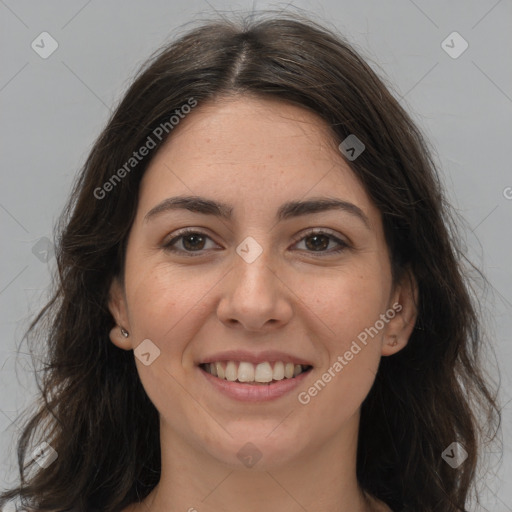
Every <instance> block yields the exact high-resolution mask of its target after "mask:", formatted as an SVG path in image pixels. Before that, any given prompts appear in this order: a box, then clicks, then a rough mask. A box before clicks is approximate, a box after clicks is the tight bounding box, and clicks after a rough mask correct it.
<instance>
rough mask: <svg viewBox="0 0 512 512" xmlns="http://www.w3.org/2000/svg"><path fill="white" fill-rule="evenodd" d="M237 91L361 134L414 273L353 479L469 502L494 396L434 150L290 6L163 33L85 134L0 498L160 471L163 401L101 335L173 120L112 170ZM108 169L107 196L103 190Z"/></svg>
mask: <svg viewBox="0 0 512 512" xmlns="http://www.w3.org/2000/svg"><path fill="white" fill-rule="evenodd" d="M244 93H246V94H255V95H258V96H260V97H262V98H265V97H267V98H270V97H271V98H278V99H281V100H282V101H287V102H292V103H293V104H295V105H299V106H302V107H304V108H307V109H310V110H311V111H313V112H315V113H316V114H318V115H319V116H320V117H321V118H323V119H324V120H325V121H326V122H327V123H328V125H329V126H330V127H331V131H332V137H333V140H334V141H336V143H337V144H339V143H340V142H341V141H343V140H344V139H345V138H346V137H347V136H348V135H350V134H356V136H357V137H358V138H359V139H360V140H361V141H363V143H364V145H365V151H364V152H363V153H362V154H361V155H360V156H359V157H358V158H357V159H356V160H353V161H349V162H348V163H349V165H350V166H351V168H352V170H353V172H354V173H355V174H356V175H357V177H358V178H359V179H360V181H361V183H362V184H363V185H364V187H365V189H366V191H367V193H368V194H369V196H370V198H371V199H372V200H373V202H374V203H375V205H377V207H378V208H379V210H380V212H381V214H382V218H383V223H384V230H385V236H386V240H387V243H388V245H389V247H390V254H391V258H392V269H393V277H394V279H396V278H397V277H398V276H399V275H400V274H401V273H402V272H403V271H404V269H406V268H409V269H411V271H412V272H413V274H414V276H415V278H416V280H417V283H418V288H419V304H418V320H417V325H416V328H415V330H414V331H413V334H412V335H411V337H410V340H409V343H408V345H407V346H406V348H404V349H403V350H402V351H400V352H399V353H397V354H395V355H394V356H392V357H385V358H382V361H381V364H380V366H379V370H378V373H377V376H376V380H375V383H374V385H373V387H372V389H371V391H370V393H369V395H368V396H367V397H366V399H365V400H364V402H363V404H362V407H361V422H360V435H359V445H358V455H357V477H358V480H359V483H360V485H361V487H362V488H363V489H364V490H365V491H367V492H368V493H370V494H372V495H374V496H376V497H377V498H379V499H381V500H383V501H384V502H386V503H387V504H388V505H389V506H390V507H391V508H392V509H393V511H394V512H400V511H404V512H405V511H410V512H427V511H428V512H434V511H440V512H441V511H442V512H452V511H467V508H466V507H467V504H468V500H469V498H470V494H471V489H472V487H473V484H474V481H475V475H476V469H477V462H478V461H479V460H480V454H481V453H482V448H483V446H484V442H485V441H487V440H488V439H487V437H486V436H487V434H492V435H491V436H490V438H492V439H494V438H495V437H496V432H498V431H499V420H500V410H499V408H498V406H497V403H496V393H495V392H494V391H493V388H492V387H491V380H490V379H489V376H488V375H487V374H486V373H485V372H484V370H483V366H482V363H481V351H482V348H483V347H484V341H485V337H484V334H483V332H482V328H481V325H482V322H481V317H480V314H479V307H480V305H479V303H478V302H477V301H476V300H475V298H474V294H473V293H472V292H471V286H473V285H472V284H470V276H469V272H468V269H471V268H472V267H471V265H469V266H467V265H466V263H467V261H468V260H467V259H466V258H465V256H464V253H463V251H462V250H461V249H460V246H461V243H460V240H459V235H458V231H457V225H456V222H455V220H454V218H455V217H454V214H453V212H452V211H451V209H450V207H449V205H448V204H447V202H446V200H445V196H444V193H443V189H442V184H441V179H440V176H439V174H438V171H437V170H436V164H435V162H434V159H433V157H432V156H431V150H430V149H429V148H428V145H427V143H426V142H425V139H424V137H423V136H422V134H421V132H420V130H419V129H418V128H417V127H416V126H415V125H414V123H413V122H412V120H411V118H410V117H409V115H408V114H407V113H406V112H405V110H404V109H403V108H402V107H401V106H400V104H399V103H398V101H397V100H396V99H395V98H394V96H393V95H392V94H391V93H390V91H389V90H388V88H387V87H386V86H385V85H384V83H383V81H382V80H381V79H380V78H378V77H377V75H376V74H375V72H374V71H372V69H371V68H370V66H369V65H368V64H367V63H366V62H365V60H363V59H362V58H361V57H360V56H359V54H358V53H356V51H355V50H354V49H353V48H352V47H351V46H350V44H349V43H348V42H347V41H346V40H345V39H344V38H343V36H341V35H339V34H337V33H336V31H334V30H332V29H328V28H326V27H325V26H322V25H319V24H318V23H317V22H314V21H312V20H311V19H309V18H304V17H302V16H299V15H290V14H287V15H280V16H272V15H271V16H265V15H263V16H259V17H258V16H252V17H250V18H249V17H245V18H241V19H235V18H233V19H231V20H214V21H209V22H207V23H202V24H201V26H199V27H196V28H193V29H192V30H189V31H188V32H187V33H186V34H184V35H182V36H180V38H178V39H177V40H176V41H174V42H172V43H171V44H168V45H166V46H165V47H163V48H162V49H160V50H159V51H157V52H156V53H155V54H154V55H153V56H152V57H151V58H150V59H149V60H148V61H147V63H146V64H145V65H144V66H143V67H142V69H141V70H140V72H139V74H138V76H137V77H136V79H135V80H134V82H133V84H132V85H131V86H130V87H129V89H128V91H127V92H126V94H125V96H124V98H123V99H122V100H121V102H120V104H119V106H118V107H117V109H116V110H115V112H114V113H113V114H112V116H111V118H110V120H109V121H108V124H107V126H106V128H105V129H104V130H103V132H102V133H101V135H100V136H99V138H98V140H97V141H96V143H95V144H94V147H93V149H92V151H91V152H90V155H89V157H88V158H87V160H86V162H85V165H84V167H83V170H82V172H81V173H80V174H79V176H78V179H77V181H76V184H75V187H74V190H73V192H72V195H71V198H70V200H69V203H68V205H67V207H66V210H65V212H64V214H63V216H62V219H61V224H60V226H59V230H58V236H57V249H56V256H57V264H58V275H57V276H56V279H55V286H56V290H55V293H54V295H53V297H52V299H51V300H50V302H49V303H48V304H47V305H46V306H45V308H44V309H43V310H42V311H41V313H40V314H39V315H38V317H37V318H36V319H35V320H34V322H33V323H32V324H31V326H30V328H29V331H28V333H27V334H31V333H35V332H41V330H37V329H36V327H37V326H41V327H46V329H45V330H42V333H43V336H44V340H45V342H46V343H47V345H46V346H47V360H46V362H45V365H44V367H43V368H42V384H41V398H40V403H39V408H38V411H37V413H36V414H34V415H33V416H31V417H30V418H29V419H28V420H27V422H26V424H25V425H24V429H23V433H22V435H21V437H20V439H19V444H18V462H19V466H20V485H19V487H17V488H16V489H12V490H10V491H9V492H5V493H4V494H3V495H2V497H3V498H6V499H7V498H9V499H11V498H13V497H20V498H21V499H22V500H24V501H26V502H27V503H28V504H30V505H31V506H32V507H35V508H36V509H37V510H54V511H64V510H67V509H70V508H72V507H77V509H79V510H87V511H88V510H90V509H91V508H98V509H101V510H104V511H106V512H117V511H120V510H122V509H123V508H125V507H126V506H128V505H129V504H130V503H132V502H135V501H139V500H140V499H142V498H144V497H145V496H147V495H148V494H149V492H150V491H151V490H152V489H153V487H154V486H155V485H156V484H157V483H158V481H159V478H160V441H159V422H158V413H157V410H156V409H155V407H154V405H153V404H152V403H151V402H150V400H149V398H148V397H147V395H146V393H145V391H144V389H143V387H142V385H141V382H140V380H139V377H138V374H137V370H136V366H135V363H134V357H133V354H132V353H130V352H125V351H123V350H121V349H119V348H117V347H116V346H114V345H113V344H112V343H111V341H110V339H109V331H110V329H111V328H112V327H113V326H114V320H113V318H112V316H111V314H110V312H109V310H108V308H107V300H108V291H109V287H110V283H111V282H112V279H113V278H114V277H115V276H119V275H120V276H122V275H123V262H124V256H125V244H126V240H127V235H128V233H129V231H130V228H131V225H132V221H133V219H134V215H135V212H136V209H137V201H138V189H139V184H140V180H141V178H142V176H143V173H144V171H145V169H146V168H147V166H148V164H149V163H150V161H151V159H152V157H153V156H154V154H155V153H156V151H157V149H158V147H160V146H161V144H163V143H164V142H165V140H166V139H167V137H172V130H171V129H169V130H168V132H165V134H164V135H165V136H163V137H161V140H159V141H158V144H157V147H156V148H155V149H153V150H152V151H151V152H150V154H149V155H148V156H147V157H145V158H144V159H143V160H142V161H140V162H138V163H137V165H136V167H135V168H134V169H131V170H130V172H126V173H121V174H122V179H119V180H113V179H112V177H113V175H114V174H116V173H117V175H118V176H119V172H118V170H119V169H121V168H123V165H125V164H126V162H127V161H129V159H130V157H132V154H133V152H134V151H136V150H137V149H138V148H140V147H141V146H143V145H144V144H145V143H146V141H147V140H148V137H149V136H151V134H154V130H156V129H157V128H158V127H159V126H162V123H165V122H168V121H169V118H170V116H171V115H173V113H174V112H175V111H176V110H179V109H180V108H181V107H182V105H185V104H187V102H189V103H190V100H191V98H192V99H193V101H197V102H198V103H199V104H200V103H201V102H203V101H206V100H210V99H213V98H216V97H219V96H220V95H229V94H244ZM153 138H155V137H153ZM109 180H110V183H111V186H110V187H107V188H108V194H107V193H106V192H105V194H103V192H99V191H98V190H99V189H101V190H103V191H105V187H104V184H105V183H107V182H109ZM102 187H103V188H102ZM99 196H103V197H99ZM481 277H482V278H483V276H481ZM43 429H44V432H43V431H42V430H43ZM37 433H39V437H37V436H36V434H37ZM36 439H39V440H44V441H46V442H48V443H49V444H50V445H51V447H52V448H53V449H54V450H56V452H57V453H58V458H57V460H55V461H54V462H53V464H51V465H49V466H48V467H47V468H39V467H38V466H37V465H36V464H35V463H34V461H33V460H28V461H27V460H26V459H27V455H30V453H31V450H32V449H33V447H34V446H35V445H36V443H35V440H36ZM454 441H457V442H459V443H460V444H461V445H462V446H463V447H464V448H465V450H466V452H467V454H468V457H467V459H466V461H465V462H464V463H463V464H462V465H460V467H458V468H457V469H454V468H452V467H450V465H449V464H447V463H446V462H445V460H443V458H442V456H441V455H442V453H443V451H444V450H445V449H446V448H447V447H448V446H449V445H450V444H451V443H452V442H454Z"/></svg>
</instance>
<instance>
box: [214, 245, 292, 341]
mask: <svg viewBox="0 0 512 512" xmlns="http://www.w3.org/2000/svg"><path fill="white" fill-rule="evenodd" d="M266 254H268V250H267V251H265V250H264V251H263V253H262V254H261V255H260V256H259V257H258V258H257V259H256V260H255V261H253V262H251V263H248V262H246V261H245V260H244V259H243V258H241V257H239V256H238V255H236V256H235V262H234V268H232V270H231V271H230V272H229V273H228V274H227V275H226V276H225V277H224V279H223V282H222V285H223V289H222V298H221V300H220V301H219V304H218V307H217V316H218V318H219V320H220V321H221V322H223V323H224V324H226V325H227V326H228V327H238V328H243V329H246V330H248V331H258V332H262V331H268V330H274V329H278V328H280V327H282V326H284V325H286V324H287V323H288V322H289V321H290V319H291V317H292V315H293V309H292V303H291V299H292V297H293V293H292V292H291V291H290V288H289V287H288V286H286V284H285V283H284V282H283V280H282V278H281V277H280V276H279V273H278V272H276V271H275V270H272V269H271V268H270V266H269V263H270V262H269V259H268V258H267V257H266Z"/></svg>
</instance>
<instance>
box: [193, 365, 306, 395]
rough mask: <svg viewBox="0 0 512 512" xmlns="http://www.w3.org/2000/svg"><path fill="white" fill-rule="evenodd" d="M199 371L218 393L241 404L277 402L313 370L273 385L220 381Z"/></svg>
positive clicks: (200, 369) (205, 372)
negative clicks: (276, 400)
mask: <svg viewBox="0 0 512 512" xmlns="http://www.w3.org/2000/svg"><path fill="white" fill-rule="evenodd" d="M198 369H199V371H200V372H201V373H202V374H203V375H204V376H205V378H206V379H207V381H208V382H210V383H211V384H212V385H213V386H214V387H215V388H216V389H217V390H218V391H220V392H221V393H223V394H225V395H227V396H229V397H230V398H234V399H235V400H239V401H240V402H268V401H269V400H275V399H276V398H279V397H281V396H283V395H285V394H287V393H290V392H291V391H293V390H294V389H295V388H296V387H297V386H298V385H299V384H300V383H301V382H302V381H303V380H304V379H305V378H306V377H307V376H308V375H309V373H310V372H311V370H308V371H306V372H303V373H301V374H300V375H298V376H297V377H294V378H292V379H286V378H284V379H283V380H280V381H277V382H273V383H272V384H242V383H240V382H232V381H229V380H225V379H219V378H218V377H215V376H213V375H212V374H211V373H208V372H207V371H205V370H203V369H202V368H199V367H198Z"/></svg>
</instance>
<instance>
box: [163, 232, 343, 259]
mask: <svg viewBox="0 0 512 512" xmlns="http://www.w3.org/2000/svg"><path fill="white" fill-rule="evenodd" d="M188 235H199V236H201V237H204V238H209V239H210V240H211V239H212V238H211V237H210V236H208V235H207V234H206V233H203V232H201V231H198V230H197V229H192V228H185V229H183V230H182V231H179V232H178V233H177V234H176V236H175V237H173V238H172V239H171V240H170V241H169V242H167V243H165V244H163V246H162V248H163V249H164V250H166V251H169V252H174V253H182V254H185V255H186V256H190V257H195V256H201V255H202V253H203V251H204V249H201V250H199V251H187V250H178V249H176V248H174V247H173V245H174V244H175V243H176V242H177V241H178V240H180V239H181V238H184V237H186V236H188ZM314 235H325V236H327V237H329V238H330V239H331V240H333V241H335V242H336V243H337V244H338V245H340V246H341V247H340V248H339V249H336V250H334V251H333V250H330V251H318V252H316V251H307V252H309V253H312V254H315V255H316V254H318V255H319V256H320V257H323V255H326V254H327V255H331V254H338V253H340V252H342V251H344V250H346V249H348V248H349V247H350V246H349V244H348V243H347V242H344V241H343V240H340V239H339V238H338V237H336V236H334V235H333V234H331V233H329V232H328V231H322V230H318V229H316V230H315V229H314V230H311V231H308V232H307V233H306V234H304V235H302V236H301V238H298V239H296V240H294V242H293V243H294V245H295V244H296V243H298V242H301V241H302V240H304V239H305V238H308V237H309V236H314ZM194 253H195V254H194Z"/></svg>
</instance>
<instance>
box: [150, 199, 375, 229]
mask: <svg viewBox="0 0 512 512" xmlns="http://www.w3.org/2000/svg"><path fill="white" fill-rule="evenodd" d="M172 210H188V211H191V212H195V213H202V214H205V215H214V216H215V217H220V218H222V219H225V220H230V219H231V218H232V216H233V208H232V207H231V206H229V205H228V204H226V203H222V202H219V201H214V200H213V199H207V198H205V197H200V196H177V197H169V198H167V199H164V200H163V201H162V202H161V203H159V204H157V205H156V206H155V207H154V208H152V209H151V210H150V211H149V212H148V213H147V214H146V215H145V217H144V221H145V222H147V221H149V220H151V219H152V218H154V217H156V216H158V215H160V214H162V213H164V212H168V211H172ZM329 210H341V211H344V212H346V213H349V214H351V215H353V216H354V217H356V218H358V219H359V220H361V221H362V222H363V223H364V224H365V226H366V227H367V228H368V229H371V227H370V221H369V219H368V217H367V216H366V214H365V213H364V212H363V211H362V210H361V208H359V207H358V206H356V205H355V204H353V203H349V202H348V201H343V200H341V199H331V198H325V197H320V198H312V199H308V200H306V201H289V202H287V203H284V204H283V205H281V206H280V207H279V209H278V211H277V214H276V218H277V220H278V221H283V220H287V219H291V218H295V217H301V216H304V215H310V214H314V213H319V212H325V211H329Z"/></svg>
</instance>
